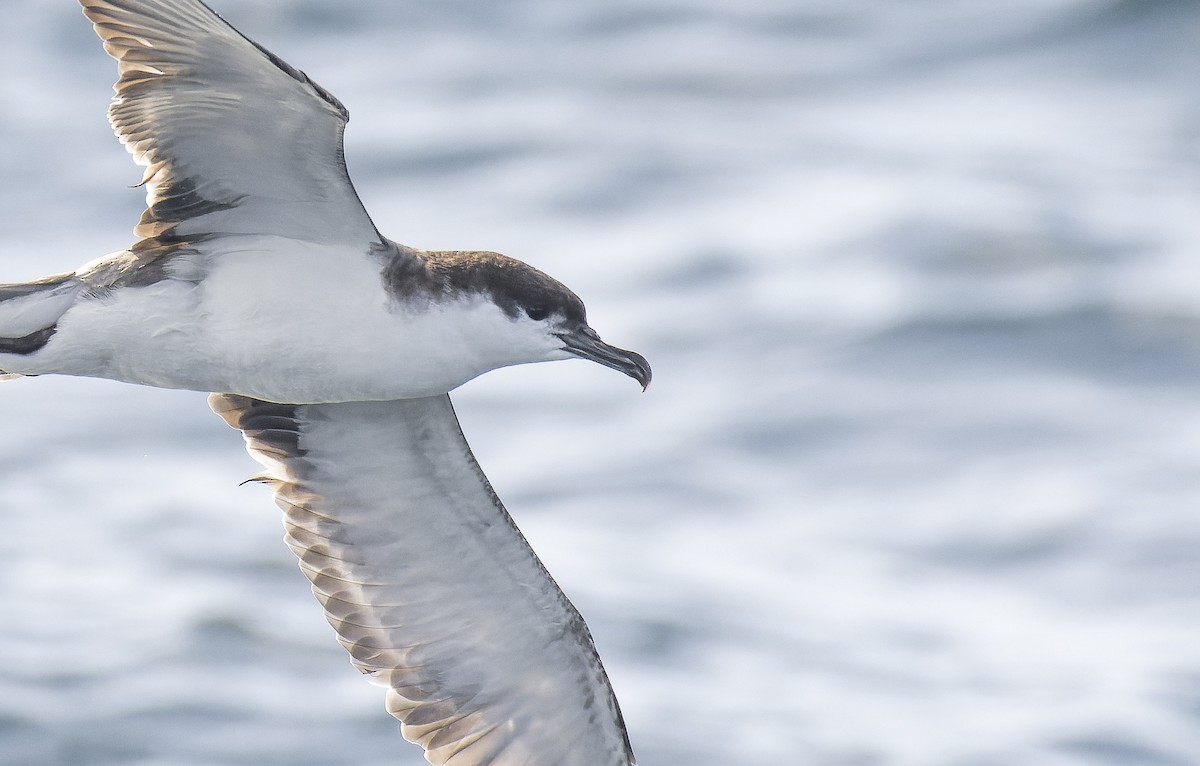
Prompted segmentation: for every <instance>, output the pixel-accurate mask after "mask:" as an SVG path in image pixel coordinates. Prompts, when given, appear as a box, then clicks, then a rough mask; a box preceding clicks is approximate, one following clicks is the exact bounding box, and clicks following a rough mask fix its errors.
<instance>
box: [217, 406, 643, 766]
mask: <svg viewBox="0 0 1200 766" xmlns="http://www.w3.org/2000/svg"><path fill="white" fill-rule="evenodd" d="M209 403H210V405H211V406H212V408H213V411H214V412H216V413H217V414H219V415H220V416H221V417H222V418H224V419H225V421H226V422H227V423H229V424H230V425H231V426H233V427H234V428H238V429H241V430H242V432H243V434H244V436H245V438H246V442H247V444H248V448H249V450H250V452H251V454H252V455H253V456H254V457H255V458H256V459H257V460H258V461H259V462H260V463H262V464H263V465H264V466H266V468H267V475H266V476H265V477H263V480H264V481H267V482H268V483H270V484H272V485H273V487H274V489H275V496H276V502H277V503H278V504H279V506H280V507H281V508H282V509H283V511H284V514H285V517H286V522H285V525H286V527H287V542H288V544H289V545H290V546H291V547H292V550H293V551H295V553H296V554H297V556H299V558H300V567H301V569H302V570H303V571H304V573H305V574H306V575H307V576H308V578H309V579H310V580H311V581H312V584H313V591H314V593H315V594H316V595H317V597H318V599H319V600H320V601H321V602H322V604H323V605H324V607H325V611H326V616H327V618H328V619H329V622H330V624H332V625H333V627H334V629H335V630H336V631H337V633H338V637H339V639H340V640H341V642H342V644H343V645H344V646H345V647H346V649H347V650H348V651H349V652H350V655H351V658H352V662H353V664H354V665H355V666H356V667H358V668H359V669H360V670H361V671H362V672H364V673H367V674H369V675H371V676H373V678H374V679H375V680H376V681H378V682H380V683H382V684H383V685H385V686H387V687H388V693H387V708H388V711H389V712H391V713H392V715H394V716H396V717H397V718H398V719H400V721H401V722H402V727H401V729H402V732H403V734H404V736H405V738H406V739H408V740H410V741H412V742H415V743H417V744H419V745H420V746H421V747H423V748H424V749H425V750H426V756H425V757H426V758H427V759H428V760H429V762H430V763H432V764H438V765H440V764H445V765H446V766H629V765H630V764H632V763H633V762H634V760H633V755H632V752H631V750H630V747H629V741H628V738H627V736H626V733H625V727H624V724H623V722H622V719H621V714H620V711H619V709H618V707H617V701H616V698H615V697H614V696H613V692H612V689H611V686H610V685H609V682H608V678H607V676H606V674H605V672H604V668H603V666H602V665H601V663H600V658H599V657H598V655H597V654H596V651H595V648H594V647H593V645H592V639H591V635H590V634H589V632H588V630H587V626H586V625H585V624H584V621H583V618H582V617H581V616H580V615H579V613H578V612H577V611H576V610H575V608H574V607H573V606H572V605H571V603H570V601H568V600H567V598H566V596H565V595H564V594H563V593H562V591H560V590H559V588H558V586H557V585H556V584H555V583H554V580H553V579H552V578H551V577H550V575H549V574H548V573H547V572H546V570H545V568H544V567H543V566H542V564H541V562H540V561H539V560H538V558H537V556H536V555H535V554H534V553H533V551H532V550H531V549H530V547H529V545H528V543H527V542H526V541H525V538H524V537H523V536H522V535H521V533H520V531H519V530H518V529H517V528H516V526H515V525H514V524H513V521H512V519H511V518H510V517H509V516H508V513H507V512H506V511H505V510H504V507H503V506H502V505H501V503H500V501H499V499H498V498H497V497H496V495H495V493H494V492H493V491H492V488H491V486H490V484H489V483H488V481H487V478H486V477H485V476H484V475H483V473H482V471H481V470H480V468H479V466H478V464H477V463H476V462H475V459H474V457H473V456H472V455H471V451H470V448H469V447H468V445H467V443H466V441H465V439H463V436H462V432H461V431H460V429H459V426H458V420H457V418H456V417H455V414H454V410H453V408H452V405H451V403H450V398H449V396H445V395H442V396H436V397H430V398H426V399H408V400H399V401H390V402H351V403H343V404H309V405H278V404H269V403H265V402H260V401H256V400H253V399H248V398H246V397H241V396H235V395H228V394H213V395H212V396H211V397H210V398H209Z"/></svg>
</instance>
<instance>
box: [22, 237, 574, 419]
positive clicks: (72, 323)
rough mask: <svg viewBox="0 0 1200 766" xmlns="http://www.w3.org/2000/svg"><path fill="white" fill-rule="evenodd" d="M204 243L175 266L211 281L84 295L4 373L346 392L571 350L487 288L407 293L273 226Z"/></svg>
mask: <svg viewBox="0 0 1200 766" xmlns="http://www.w3.org/2000/svg"><path fill="white" fill-rule="evenodd" d="M201 247H202V248H203V253H202V255H200V256H196V257H195V260H196V261H197V264H196V265H195V266H193V265H192V264H191V263H190V262H189V261H188V260H186V259H176V261H175V262H174V263H173V264H172V266H171V269H172V270H173V271H174V272H176V273H177V274H178V275H179V276H182V277H191V276H194V275H191V274H188V273H187V272H188V271H189V270H191V269H192V268H195V269H196V270H197V271H201V270H202V271H203V272H204V274H203V279H201V280H199V281H198V282H192V281H191V280H190V279H187V278H183V279H167V280H163V281H161V282H158V283H157V284H153V285H149V286H145V287H132V288H118V289H117V290H114V291H113V292H112V294H111V295H110V296H108V297H104V298H98V299H84V300H79V301H77V302H76V304H75V305H74V306H73V307H72V308H70V310H68V311H67V312H66V314H65V315H63V317H62V318H61V319H60V320H59V323H58V332H57V333H56V334H55V336H54V338H53V341H52V342H51V343H50V344H48V345H47V347H46V348H45V349H43V350H42V351H40V352H38V353H36V354H32V355H29V356H28V357H24V358H20V357H18V358H16V359H13V360H12V361H11V362H10V363H9V366H6V367H4V369H6V370H8V371H9V372H18V373H24V374H41V373H60V374H68V375H88V376H97V377H105V378H111V379H115V380H122V381H126V382H132V383H141V384H144V385H152V386H159V387H162V388H185V389H191V390H201V391H205V390H207V391H222V392H229V393H238V394H243V395H246V396H253V397H256V398H259V399H267V400H269V401H276V402H340V401H368V400H384V399H407V398H413V397H421V396H429V395H432V394H439V393H445V392H446V391H449V390H452V389H454V388H456V387H458V386H460V385H462V384H463V383H464V382H466V381H468V380H470V379H471V378H473V377H475V376H477V375H479V374H481V373H483V372H486V371H488V370H490V369H495V368H497V367H503V366H506V365H511V364H519V363H524V362H534V361H547V360H551V359H562V358H568V357H569V355H568V354H566V352H563V351H560V350H559V349H558V346H559V345H560V344H559V343H558V342H557V341H556V340H555V339H554V338H553V337H552V336H550V335H549V334H548V333H547V332H546V330H545V328H544V327H542V326H539V325H538V323H534V322H532V321H529V320H523V319H517V320H514V319H513V318H510V317H508V316H506V315H505V314H504V312H502V311H501V310H500V309H499V308H498V307H497V306H496V305H495V304H494V303H493V302H492V301H491V300H490V299H487V298H485V297H483V296H480V295H464V296H463V298H462V299H461V300H444V301H428V300H418V301H416V302H415V303H414V304H413V305H411V306H406V305H405V304H404V303H403V302H398V301H397V300H396V299H395V298H394V297H393V296H391V295H390V294H389V293H388V291H387V290H386V289H385V287H384V284H383V281H382V277H381V270H382V264H381V263H380V262H379V261H378V260H377V259H375V258H373V257H371V256H369V255H368V254H366V253H352V252H347V251H346V248H339V247H334V246H329V245H314V244H311V243H306V242H297V241H295V240H290V239H285V238H282V237H267V236H251V237H226V238H222V239H220V240H215V241H212V242H208V243H204V245H202V246H201ZM92 266H93V268H98V267H102V266H101V265H97V264H93V265H92ZM10 302H11V301H10Z"/></svg>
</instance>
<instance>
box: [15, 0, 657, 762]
mask: <svg viewBox="0 0 1200 766" xmlns="http://www.w3.org/2000/svg"><path fill="white" fill-rule="evenodd" d="M80 2H81V4H82V5H83V11H84V14H85V15H86V16H87V17H88V18H89V19H90V20H91V21H92V23H93V24H94V26H95V29H96V32H97V33H98V34H99V36H100V38H101V39H102V40H103V42H104V48H105V50H106V51H108V53H109V54H110V55H112V56H113V58H115V59H116V60H117V67H118V71H119V78H118V80H117V83H116V86H115V90H116V94H117V95H116V98H115V99H114V100H113V103H112V106H111V107H110V109H109V119H110V121H111V123H112V126H113V129H114V130H115V132H116V134H117V136H118V138H119V139H120V140H121V143H123V144H124V145H125V147H126V148H127V149H128V150H129V151H130V153H131V154H132V155H133V157H134V159H135V160H136V161H137V162H138V164H140V165H142V166H143V167H144V168H145V174H144V176H143V178H142V185H144V186H145V187H146V198H147V209H146V211H145V212H144V213H143V215H142V218H141V221H140V222H139V223H138V225H137V227H136V228H135V230H134V231H135V234H136V236H137V237H138V241H137V242H136V243H135V244H134V245H132V246H131V247H130V248H129V249H128V250H124V251H122V252H118V253H115V254H112V255H108V256H105V257H103V258H100V259H97V260H95V261H93V262H91V263H88V264H86V265H84V266H83V267H81V268H80V269H79V270H78V271H75V272H72V273H70V274H60V275H56V276H50V277H46V278H44V279H40V280H37V281H34V282H26V283H20V284H6V285H0V374H3V375H4V376H5V377H16V376H21V375H44V374H64V375H84V376H92V377H101V378H110V379H114V380H121V381H127V382H131V383H140V384H144V385H151V386H160V387H166V388H181V389H190V390H199V391H212V392H217V393H213V394H211V395H210V397H209V403H210V405H211V406H212V409H213V410H214V411H215V412H216V413H217V414H218V415H220V416H221V417H222V418H223V419H224V420H225V422H227V423H228V424H229V425H231V426H233V427H234V428H237V429H240V430H241V431H242V433H243V434H244V436H245V439H246V442H247V445H248V447H249V450H250V453H251V454H252V455H253V456H254V457H255V458H256V459H257V460H258V461H259V462H260V463H262V464H263V465H264V466H265V467H266V472H265V474H264V475H263V476H262V477H260V479H261V480H262V481H264V482H267V483H269V484H270V485H272V486H273V487H274V490H275V497H276V502H277V503H278V505H279V506H280V507H281V508H282V509H283V511H284V514H285V517H286V518H285V526H286V529H287V536H286V539H287V542H288V544H289V545H290V546H291V548H292V550H293V551H295V553H296V555H297V556H298V557H299V559H300V568H301V569H302V570H303V572H304V573H305V575H307V576H308V578H309V580H311V581H312V586H313V591H314V592H315V593H316V595H317V597H318V599H319V600H320V601H321V603H322V605H323V606H324V607H325V613H326V616H327V617H328V619H329V621H330V623H331V624H332V625H333V627H334V629H335V630H336V631H337V634H338V638H339V639H340V641H341V643H342V644H343V645H344V646H345V647H346V649H347V651H349V653H350V656H351V660H352V662H353V664H354V665H355V667H357V668H358V669H359V670H361V671H362V672H363V673H366V674H368V675H370V676H371V677H372V678H373V679H374V680H375V681H377V682H379V683H380V684H382V685H384V686H385V687H387V698H386V704H387V709H388V711H389V712H390V713H392V715H394V716H396V717H397V718H398V719H400V721H401V722H402V726H401V729H402V732H403V734H404V736H405V737H406V738H407V739H408V740H410V741H412V742H415V743H416V744H418V745H420V746H421V747H422V748H424V750H425V757H426V758H427V759H428V760H429V762H430V763H433V764H448V765H449V766H472V765H478V766H484V765H485V764H486V765H488V766H625V765H628V764H632V763H633V760H634V759H633V754H632V752H631V750H630V746H629V739H628V736H627V735H626V732H625V727H624V724H623V722H622V719H621V713H620V711H619V709H618V707H617V701H616V698H615V697H614V696H613V692H612V688H611V686H610V685H609V681H608V678H607V676H606V675H605V672H604V668H603V666H602V665H601V663H600V658H599V656H598V655H597V654H596V650H595V648H594V646H593V644H592V639H591V635H590V634H589V632H588V629H587V626H586V625H585V624H584V621H583V618H582V617H581V616H580V615H579V613H578V612H577V611H576V610H575V608H574V607H573V606H572V605H571V603H570V601H568V600H567V597H566V596H565V595H564V594H563V593H562V591H560V590H559V588H558V586H557V585H556V584H555V582H554V580H553V579H552V578H551V577H550V575H549V574H548V573H547V572H546V570H545V568H544V567H543V566H542V564H541V562H540V561H539V560H538V558H537V556H536V555H535V554H534V552H533V551H532V550H531V549H530V547H529V545H528V543H527V542H526V541H525V538H524V537H523V536H522V535H521V533H520V531H519V530H518V529H517V527H516V526H515V525H514V523H513V521H512V519H511V518H510V517H509V515H508V513H507V512H506V511H505V509H504V506H503V505H502V504H501V503H500V500H499V498H497V497H496V495H495V493H494V492H493V491H492V488H491V485H490V484H489V483H488V480H487V477H486V476H484V474H483V472H482V471H481V470H480V468H479V465H478V464H477V463H476V462H475V459H474V457H473V456H472V454H471V450H470V448H469V447H468V446H467V443H466V441H465V440H464V439H463V436H462V432H461V431H460V430H459V425H458V420H457V418H456V417H455V414H454V410H453V408H452V406H451V403H450V398H449V396H448V395H447V392H448V391H450V390H452V389H454V388H455V387H457V386H459V385H460V384H462V383H463V382H465V381H467V380H470V379H471V378H474V377H475V376H477V375H480V374H481V373H484V372H487V371H488V370H492V369H495V368H497V367H503V366H506V365H513V364H524V363H528V362H542V361H550V360H555V359H570V358H583V359H590V360H592V361H595V362H598V363H600V364H602V365H605V366H607V367H611V368H613V369H616V370H619V371H620V372H623V373H625V374H626V375H629V376H630V377H632V378H634V379H635V380H637V381H638V382H639V383H641V384H642V387H643V388H644V387H645V386H646V385H648V384H649V382H650V366H649V364H647V362H646V360H645V359H644V358H643V357H641V356H640V355H638V354H635V353H633V352H631V351H625V350H622V349H619V348H616V347H614V346H610V345H608V344H606V343H604V342H603V341H602V340H601V339H600V336H599V335H597V334H596V332H595V331H594V330H592V329H591V327H589V326H588V324H587V320H586V316H585V312H584V306H583V303H582V301H580V300H579V298H578V297H576V296H575V294H574V293H572V292H571V291H570V290H568V289H567V288H566V287H564V286H563V285H562V284H560V283H559V282H557V281H555V280H554V279H552V278H550V277H549V276H547V275H545V274H543V273H541V272H540V271H537V270H536V269H533V268H532V267H530V266H528V265H526V264H524V263H522V262H520V261H517V260H514V259H512V258H507V257H505V256H503V255H499V254H497V253H491V252H458V251H455V252H431V251H424V250H418V249H414V248H411V247H406V246H404V245H400V244H397V243H395V242H392V241H391V240H389V239H386V238H384V237H383V236H382V235H381V234H380V233H379V231H378V230H377V229H376V228H375V225H374V224H373V223H372V222H371V219H370V217H369V216H368V215H367V212H366V211H365V210H364V209H363V206H362V204H361V202H360V201H359V199H358V195H357V194H356V193H355V191H354V187H353V186H352V185H351V183H350V178H349V176H348V175H347V171H346V166H345V162H344V159H343V155H342V132H343V130H344V128H345V125H346V121H347V119H348V113H347V112H346V109H345V108H344V107H343V106H342V104H341V103H340V102H339V101H338V100H337V99H336V98H334V97H333V96H332V95H331V94H330V93H329V92H328V91H326V90H325V89H323V88H322V87H321V86H319V85H317V84H316V83H315V82H313V81H312V80H310V79H309V78H308V76H307V75H305V74H304V73H303V72H301V71H300V70H298V69H295V68H294V67H292V66H290V65H289V64H287V63H286V62H284V61H282V60H281V59H279V58H278V57H277V56H275V55H274V54H272V53H270V52H269V51H267V50H266V49H265V48H263V47H262V46H260V45H258V44H257V43H255V42H253V41H252V40H250V39H249V38H247V37H244V36H243V35H242V34H241V33H239V32H238V31H237V30H235V29H234V28H233V27H231V26H230V25H229V24H227V23H226V22H225V21H224V20H222V19H221V18H220V17H219V16H217V15H216V14H215V13H214V12H213V11H212V10H210V9H209V8H208V7H207V6H205V5H204V3H202V2H200V1H199V0H80Z"/></svg>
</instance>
